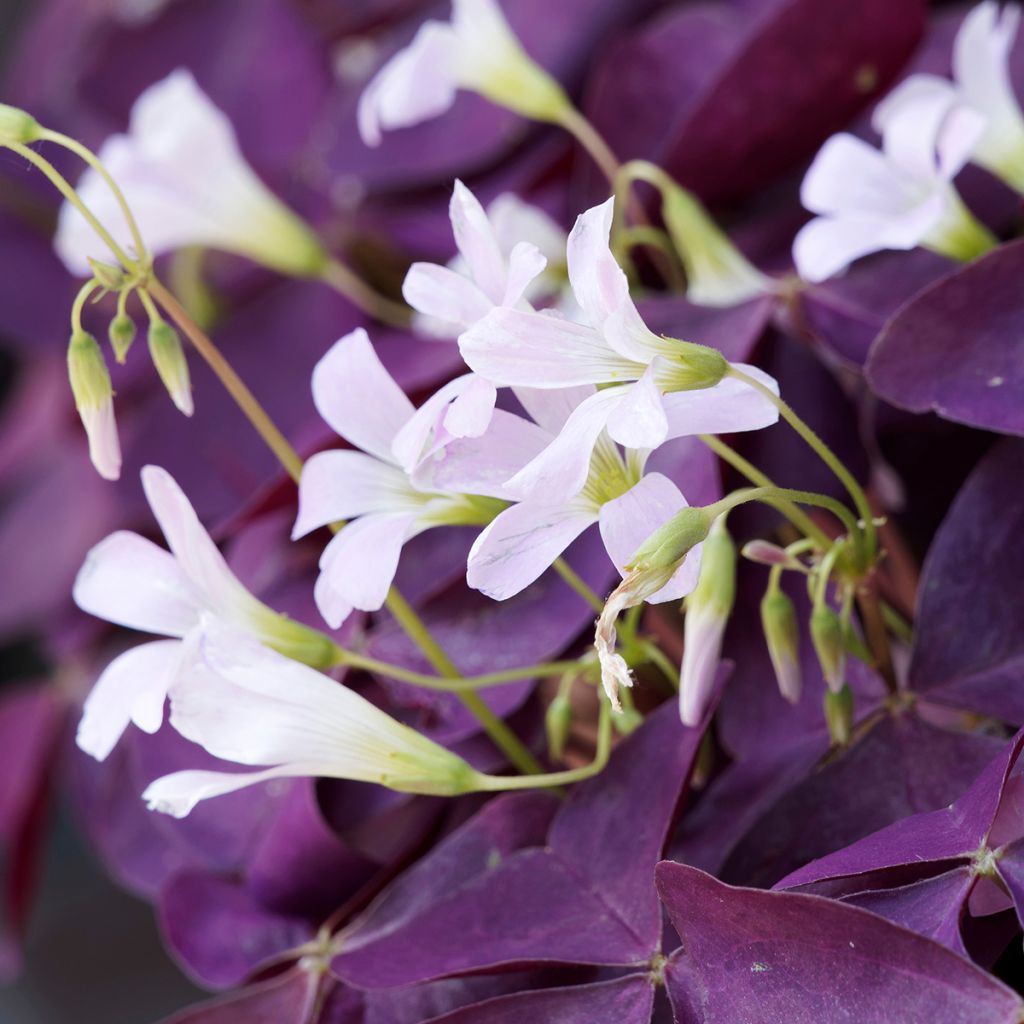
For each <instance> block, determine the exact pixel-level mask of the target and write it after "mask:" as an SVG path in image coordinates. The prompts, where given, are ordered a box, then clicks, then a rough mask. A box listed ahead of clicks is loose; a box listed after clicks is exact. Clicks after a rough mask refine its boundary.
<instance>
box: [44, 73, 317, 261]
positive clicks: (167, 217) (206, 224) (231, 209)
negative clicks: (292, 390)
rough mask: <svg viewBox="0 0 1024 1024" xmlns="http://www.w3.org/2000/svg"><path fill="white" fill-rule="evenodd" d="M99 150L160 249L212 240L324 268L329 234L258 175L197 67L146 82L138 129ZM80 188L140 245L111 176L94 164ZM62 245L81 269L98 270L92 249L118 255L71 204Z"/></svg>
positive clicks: (108, 223) (64, 215) (120, 234)
mask: <svg viewBox="0 0 1024 1024" xmlns="http://www.w3.org/2000/svg"><path fill="white" fill-rule="evenodd" d="M98 156H99V159H100V161H101V162H102V163H103V164H104V166H105V167H106V169H107V170H108V172H109V173H110V174H111V175H112V177H113V178H114V180H115V181H116V182H117V183H118V185H119V186H120V188H121V190H122V191H123V192H124V194H125V197H126V198H127V201H128V205H129V207H130V208H131V210H132V213H133V214H134V216H135V219H136V220H137V222H138V224H139V229H140V231H141V234H142V239H143V242H144V243H145V245H146V247H147V249H148V250H149V252H150V253H151V254H153V255H160V254H161V253H165V252H170V251H172V250H174V249H179V248H182V247H183V246H188V245H202V246H209V247H211V248H214V249H223V250H225V251H227V252H234V253H238V254H240V255H243V256H247V257H249V258H250V259H253V260H255V261H256V262H258V263H262V264H264V265H265V266H268V267H271V268H272V269H275V270H279V271H281V272H283V273H287V274H296V275H299V276H303V275H307V274H314V273H316V272H317V271H318V270H320V269H321V268H322V267H323V264H324V261H325V259H326V257H325V254H324V250H323V248H322V246H321V244H320V242H319V241H318V240H317V238H316V237H315V236H314V235H313V233H312V232H311V231H310V230H309V228H308V227H306V225H305V224H303V222H302V221H301V220H300V219H299V218H298V217H296V216H295V214H293V213H292V212H291V211H290V210H289V209H288V208H287V207H286V206H285V205H284V204H283V203H282V202H281V201H280V200H279V199H278V198H277V197H276V196H275V195H274V194H273V193H272V192H271V191H270V190H269V189H268V188H267V186H266V185H264V184H263V182H262V181H260V179H259V178H258V177H257V176H256V173H255V172H254V171H253V169H252V168H251V167H250V166H249V164H248V163H247V162H246V160H245V157H244V156H243V155H242V152H241V150H240V149H239V146H238V140H237V139H236V137H235V132H234V129H233V128H232V126H231V122H230V121H229V120H228V119H227V117H226V116H225V115H224V114H223V113H222V112H221V111H220V110H218V109H217V107H216V106H214V104H213V103H212V101H211V100H210V98H209V97H208V96H207V95H206V94H205V93H204V92H203V91H202V90H201V89H200V88H199V86H198V85H197V84H196V81H195V79H194V78H193V77H192V74H191V73H190V72H189V71H186V70H184V69H179V70H177V71H175V72H173V73H172V74H171V75H169V76H168V77H167V78H165V79H163V80H162V81H160V82H157V83H156V84H155V85H152V86H150V87H149V88H148V89H146V90H145V91H144V92H143V93H142V94H141V95H140V96H139V98H138V99H137V100H136V101H135V105H134V106H133V107H132V114H131V124H130V127H129V131H128V134H126V135H115V136H113V137H112V138H110V139H108V140H107V141H106V142H105V143H104V145H103V146H102V148H101V149H100V151H99V154H98ZM77 191H78V194H79V196H80V198H81V199H82V201H83V202H84V203H85V204H86V206H88V207H89V209H91V210H92V212H93V213H94V214H95V215H96V217H97V218H98V219H99V221H100V223H101V224H103V226H104V227H106V228H107V230H108V231H109V232H110V233H111V234H112V235H113V237H114V239H115V241H117V242H118V243H119V244H120V245H121V246H122V248H124V249H125V250H126V251H127V252H129V253H131V252H132V251H133V249H134V245H133V241H132V235H131V232H130V231H129V229H128V224H127V221H126V220H125V217H124V214H123V213H122V211H121V208H120V206H119V205H118V204H117V202H116V200H115V197H114V195H113V193H112V192H111V191H110V189H109V188H108V187H107V185H106V183H105V182H104V181H103V179H102V177H101V176H100V175H99V174H98V173H97V172H96V171H95V170H93V169H91V168H90V169H88V170H87V171H86V172H85V174H84V175H83V176H82V179H81V180H80V182H79V183H78V185H77ZM54 245H55V247H56V249H57V253H58V255H59V256H60V257H61V259H62V260H63V261H64V263H65V265H66V266H67V268H68V269H69V270H70V271H71V272H72V273H73V274H80V275H85V274H89V273H91V272H92V270H91V268H90V265H89V259H90V257H93V258H97V259H100V260H104V261H106V260H109V259H111V258H112V254H110V253H109V252H108V251H107V247H106V245H105V244H104V243H103V242H102V241H101V240H100V239H99V237H98V236H97V235H96V234H95V233H94V232H93V230H92V228H91V227H90V226H89V225H88V223H87V222H86V220H85V218H83V217H82V215H81V214H80V213H79V212H78V210H77V209H75V207H74V206H73V205H71V204H70V203H67V202H65V204H64V205H63V206H62V208H61V212H60V220H59V223H58V227H57V235H56V238H55V240H54ZM135 255H139V254H137V253H136V254H135Z"/></svg>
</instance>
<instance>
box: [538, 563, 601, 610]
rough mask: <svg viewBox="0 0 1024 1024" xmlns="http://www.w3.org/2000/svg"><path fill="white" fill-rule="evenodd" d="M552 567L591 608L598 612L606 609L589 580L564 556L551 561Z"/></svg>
mask: <svg viewBox="0 0 1024 1024" xmlns="http://www.w3.org/2000/svg"><path fill="white" fill-rule="evenodd" d="M551 568H552V569H554V570H555V572H557V573H558V575H559V576H561V577H562V579H563V580H565V582H566V583H568V584H569V586H570V587H572V589H573V590H575V591H576V593H577V594H579V595H580V597H582V598H583V600H584V601H586V602H587V604H589V605H590V607H591V608H593V609H594V611H596V612H597V613H598V614H600V613H601V612H602V611H604V601H602V600H601V598H600V597H598V595H597V594H595V593H594V591H593V589H591V587H590V586H589V585H588V584H587V581H586V580H584V579H583V577H582V576H580V575H579V573H577V572H576V570H575V569H573V567H572V566H571V565H569V563H568V562H567V561H566V560H565V559H564V558H556V559H555V560H554V561H553V562H552V563H551Z"/></svg>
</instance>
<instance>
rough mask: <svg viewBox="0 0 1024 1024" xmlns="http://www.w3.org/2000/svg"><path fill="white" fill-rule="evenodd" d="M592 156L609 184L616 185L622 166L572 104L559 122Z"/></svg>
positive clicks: (567, 106)
mask: <svg viewBox="0 0 1024 1024" xmlns="http://www.w3.org/2000/svg"><path fill="white" fill-rule="evenodd" d="M558 123H559V124H560V125H561V126H562V127H563V128H564V129H565V130H566V131H567V132H568V133H569V134H570V135H571V136H572V137H573V138H574V139H575V140H576V141H577V142H578V143H579V144H580V145H581V146H582V147H583V148H584V149H585V150H586V151H587V152H588V153H589V154H590V156H591V158H592V159H593V161H594V163H595V164H597V166H598V167H599V168H600V169H601V173H602V174H603V175H604V176H605V177H606V178H607V179H608V182H609V184H611V185H613V186H614V184H615V179H616V178H617V177H618V174H619V170H620V168H621V166H622V165H621V164H620V163H619V159H618V157H617V156H616V155H615V154H614V153H613V152H612V150H611V147H610V146H609V145H608V143H607V142H605V141H604V139H603V138H602V137H601V134H600V132H598V130H597V129H596V128H595V127H594V126H593V125H592V124H591V123H590V122H589V121H588V120H587V119H586V118H585V117H584V116H583V114H582V113H580V111H579V110H577V109H576V107H574V106H573V105H572V104H571V103H570V104H567V105H566V106H565V108H564V110H563V111H562V115H561V118H560V120H559V122H558Z"/></svg>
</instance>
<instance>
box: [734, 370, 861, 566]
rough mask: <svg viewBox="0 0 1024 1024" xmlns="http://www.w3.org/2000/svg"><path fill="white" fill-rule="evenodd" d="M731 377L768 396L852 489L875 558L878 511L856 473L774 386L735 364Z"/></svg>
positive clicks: (840, 478)
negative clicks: (785, 400) (772, 387)
mask: <svg viewBox="0 0 1024 1024" xmlns="http://www.w3.org/2000/svg"><path fill="white" fill-rule="evenodd" d="M729 376H731V377H735V378H736V380H741V381H743V383H744V384H746V385H747V386H748V387H752V388H753V389H754V390H755V391H758V392H760V394H762V395H763V396H764V397H765V398H767V399H768V401H770V402H771V403H772V404H773V405H774V406H775V407H776V408H777V409H778V410H779V415H780V416H782V418H783V419H784V420H785V421H786V422H787V423H788V424H789V425H790V426H791V427H792V428H793V429H794V430H795V431H796V432H797V433H798V434H799V435H800V436H801V437H802V438H803V439H804V441H806V442H807V444H808V445H809V446H810V447H811V448H812V449H813V450H814V451H815V452H816V453H817V455H818V457H819V458H820V459H821V460H822V462H824V463H825V465H826V466H828V468H829V469H831V470H832V472H833V473H835V475H836V477H837V479H838V480H839V481H840V482H841V483H842V485H843V486H844V487H845V488H846V490H847V491H848V492H849V495H850V497H851V498H853V503H854V504H855V505H856V506H857V512H858V514H859V515H860V517H861V520H862V521H863V531H864V541H865V546H866V548H867V551H866V554H867V557H868V560H869V561H870V560H871V559H872V558H873V557H874V554H875V547H876V537H875V519H874V513H873V512H872V510H871V504H870V502H869V501H868V497H867V495H866V494H865V493H864V489H863V488H862V487H861V486H860V484H859V483H857V481H856V480H855V479H854V477H853V474H852V473H851V472H850V471H849V470H848V469H847V468H846V466H844V465H843V463H842V461H841V460H840V459H839V457H838V456H837V455H836V454H835V452H833V451H832V449H831V448H829V446H828V445H827V444H825V442H824V441H823V440H822V439H821V438H820V437H819V436H818V435H817V434H816V433H815V432H814V430H812V429H811V427H809V426H808V425H807V424H806V423H805V422H804V421H803V420H802V419H801V418H800V417H799V416H798V415H797V413H796V411H795V410H794V409H793V408H792V407H791V406H790V405H789V404H788V403H787V402H784V401H783V400H782V399H781V398H780V397H779V396H778V395H777V394H775V392H774V391H772V389H771V388H769V387H766V386H765V385H764V384H762V383H761V382H760V381H759V380H757V379H755V378H754V377H751V376H749V375H748V374H746V373H744V372H743V371H742V370H737V369H736V367H735V366H732V367H730V368H729Z"/></svg>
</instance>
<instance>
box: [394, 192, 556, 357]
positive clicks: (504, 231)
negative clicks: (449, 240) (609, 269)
mask: <svg viewBox="0 0 1024 1024" xmlns="http://www.w3.org/2000/svg"><path fill="white" fill-rule="evenodd" d="M499 200H501V204H500V205H499V206H497V207H496V208H495V204H497V203H498V201H499ZM499 200H495V204H492V211H494V212H493V213H488V212H485V211H484V208H483V207H482V206H481V205H480V202H479V200H478V199H477V198H476V196H474V195H473V193H472V192H471V191H470V190H469V189H468V188H466V186H465V185H464V184H463V183H462V182H461V181H456V182H455V189H454V191H453V193H452V199H451V203H450V204H449V208H448V210H449V216H450V217H451V222H452V233H453V234H454V235H455V245H456V247H457V248H458V250H459V256H458V258H457V259H456V260H453V261H452V263H451V264H449V265H448V266H447V267H442V266H439V265H438V264H436V263H422V262H421V263H414V264H413V265H412V266H411V267H410V268H409V272H408V273H407V274H406V277H405V283H404V284H403V285H402V294H403V296H404V297H405V301H406V302H408V303H409V305H410V306H412V308H413V309H415V310H416V311H417V312H418V313H419V314H420V315H421V319H420V321H419V326H420V327H421V328H422V329H424V330H425V331H426V332H428V333H431V334H435V335H438V336H440V337H452V338H454V337H457V336H458V335H459V334H460V333H461V332H462V331H464V330H466V329H467V328H469V327H472V325H473V324H475V323H476V322H477V321H478V320H481V319H483V317H485V316H486V315H487V314H488V313H489V312H490V311H491V310H492V309H493V308H494V307H495V306H507V307H509V308H513V309H514V308H516V307H521V306H522V307H525V308H529V306H528V305H527V304H526V302H525V297H526V294H527V292H528V290H529V289H530V288H531V286H532V285H533V284H534V283H535V281H536V279H537V277H538V275H540V274H541V273H543V271H544V268H545V266H546V265H547V263H548V259H549V257H548V255H547V253H546V252H543V251H542V250H541V248H540V246H539V245H537V244H534V239H536V241H538V242H540V243H541V244H542V245H544V246H546V247H547V249H548V250H549V251H550V250H551V249H558V248H561V250H562V251H564V241H565V239H564V235H563V236H562V238H561V245H560V246H559V241H558V227H557V225H555V224H554V222H553V221H550V220H547V219H544V218H545V215H544V214H543V213H541V211H539V210H534V209H533V208H532V207H528V206H527V205H526V204H525V203H522V201H521V200H516V199H515V197H512V196H506V197H505V198H502V197H499ZM531 236H532V237H531Z"/></svg>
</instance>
